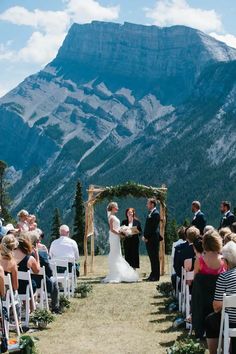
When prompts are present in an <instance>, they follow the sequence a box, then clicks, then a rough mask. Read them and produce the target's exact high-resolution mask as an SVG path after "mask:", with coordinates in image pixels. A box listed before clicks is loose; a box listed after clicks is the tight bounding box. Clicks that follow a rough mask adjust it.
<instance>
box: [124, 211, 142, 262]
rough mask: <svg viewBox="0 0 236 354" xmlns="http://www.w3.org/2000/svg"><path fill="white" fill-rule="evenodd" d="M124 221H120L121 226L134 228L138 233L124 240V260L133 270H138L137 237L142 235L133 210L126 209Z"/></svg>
mask: <svg viewBox="0 0 236 354" xmlns="http://www.w3.org/2000/svg"><path fill="white" fill-rule="evenodd" d="M125 216H126V219H125V220H123V221H122V223H121V225H126V226H129V227H133V226H136V227H137V229H138V231H139V233H137V234H136V235H133V236H131V237H126V238H125V239H124V243H123V245H124V251H125V260H126V261H127V262H128V263H129V265H130V266H131V267H133V268H134V269H136V268H139V235H140V234H141V233H142V228H141V224H140V221H139V220H138V218H137V216H136V212H135V209H134V208H128V209H127V210H126V212H125Z"/></svg>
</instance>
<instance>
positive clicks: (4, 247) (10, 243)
mask: <svg viewBox="0 0 236 354" xmlns="http://www.w3.org/2000/svg"><path fill="white" fill-rule="evenodd" d="M18 244H19V242H18V241H17V239H16V238H15V236H14V235H13V234H8V235H6V236H4V237H3V239H2V243H1V255H2V257H6V258H8V259H11V258H12V251H13V250H14V249H16V248H17V247H18Z"/></svg>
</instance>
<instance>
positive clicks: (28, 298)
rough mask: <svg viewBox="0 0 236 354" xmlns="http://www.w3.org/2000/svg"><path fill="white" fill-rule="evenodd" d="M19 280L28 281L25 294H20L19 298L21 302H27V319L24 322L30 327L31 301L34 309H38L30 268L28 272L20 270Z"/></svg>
mask: <svg viewBox="0 0 236 354" xmlns="http://www.w3.org/2000/svg"><path fill="white" fill-rule="evenodd" d="M18 280H22V281H26V282H27V283H28V284H27V287H26V292H25V294H19V298H20V300H21V303H22V302H25V321H24V324H25V326H27V327H29V316H30V302H31V305H32V309H33V311H34V310H35V309H36V305H35V300H34V292H33V286H32V281H31V275H30V270H28V271H27V272H21V271H19V272H18Z"/></svg>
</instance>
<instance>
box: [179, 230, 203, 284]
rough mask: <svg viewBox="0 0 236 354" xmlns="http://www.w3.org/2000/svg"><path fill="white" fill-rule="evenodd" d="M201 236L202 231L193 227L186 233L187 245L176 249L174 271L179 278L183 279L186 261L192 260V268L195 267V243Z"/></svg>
mask: <svg viewBox="0 0 236 354" xmlns="http://www.w3.org/2000/svg"><path fill="white" fill-rule="evenodd" d="M199 236H200V231H199V229H197V228H196V227H195V226H191V227H189V228H188V229H187V231H186V240H187V242H186V243H183V244H181V245H179V246H177V247H176V248H175V257H174V269H175V272H176V274H177V276H178V277H179V278H181V270H182V267H184V263H185V260H187V259H188V260H191V265H192V268H193V266H194V260H195V252H194V248H193V242H194V241H195V240H196V239H197V238H198V237H199Z"/></svg>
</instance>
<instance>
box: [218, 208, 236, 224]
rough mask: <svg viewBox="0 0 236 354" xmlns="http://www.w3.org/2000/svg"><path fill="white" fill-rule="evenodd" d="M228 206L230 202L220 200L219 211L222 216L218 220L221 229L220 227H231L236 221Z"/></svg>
mask: <svg viewBox="0 0 236 354" xmlns="http://www.w3.org/2000/svg"><path fill="white" fill-rule="evenodd" d="M230 208H231V204H230V202H227V201H223V202H221V205H220V212H221V214H223V217H222V219H221V221H220V227H219V228H220V229H222V227H229V228H230V229H231V226H232V224H233V223H234V222H235V221H236V218H235V215H234V214H233V213H232V212H231V210H230Z"/></svg>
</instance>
